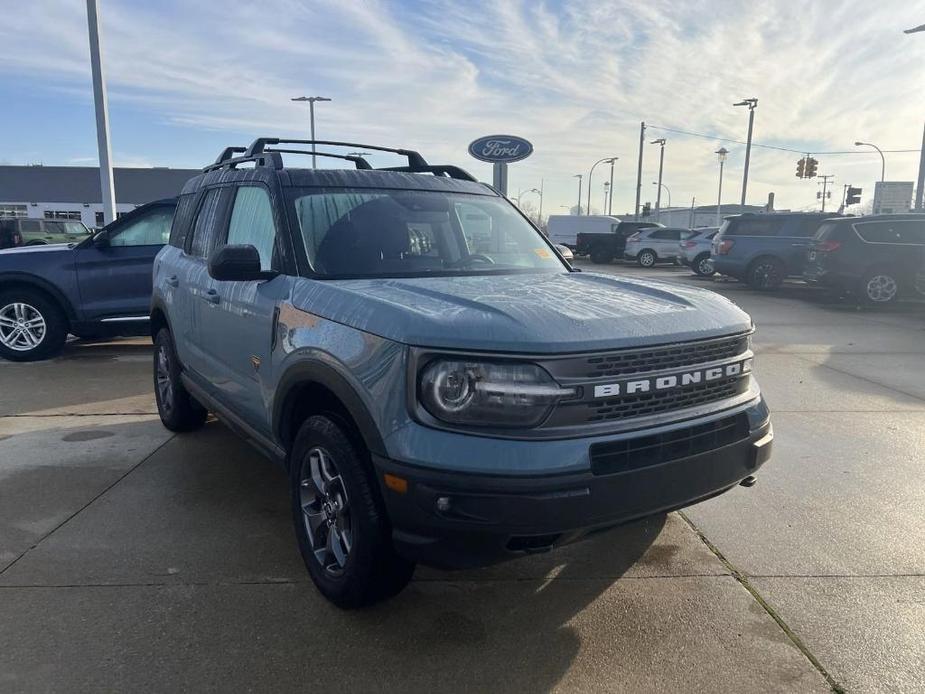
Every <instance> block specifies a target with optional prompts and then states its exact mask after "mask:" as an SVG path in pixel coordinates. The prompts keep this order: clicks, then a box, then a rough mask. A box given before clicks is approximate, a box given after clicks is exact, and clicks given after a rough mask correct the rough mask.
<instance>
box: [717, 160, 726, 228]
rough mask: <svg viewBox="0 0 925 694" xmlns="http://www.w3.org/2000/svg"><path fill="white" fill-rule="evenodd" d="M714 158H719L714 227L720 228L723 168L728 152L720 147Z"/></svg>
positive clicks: (721, 221)
mask: <svg viewBox="0 0 925 694" xmlns="http://www.w3.org/2000/svg"><path fill="white" fill-rule="evenodd" d="M715 154H716V156H718V157H719V191H718V192H717V194H716V226H722V223H723V220H722V216H723V215H722V209H723V166H725V164H726V155H727V154H729V150H728V149H726V148H725V147H720V148H719V149H718V150H716V152H715Z"/></svg>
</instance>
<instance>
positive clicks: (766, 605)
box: [678, 512, 845, 694]
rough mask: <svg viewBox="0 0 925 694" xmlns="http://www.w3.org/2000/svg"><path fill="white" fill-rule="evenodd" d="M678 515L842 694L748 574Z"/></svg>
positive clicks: (689, 521) (692, 524)
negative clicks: (750, 580) (751, 581)
mask: <svg viewBox="0 0 925 694" xmlns="http://www.w3.org/2000/svg"><path fill="white" fill-rule="evenodd" d="M678 515H679V516H681V518H682V519H684V522H685V523H687V524H688V526H690V528H691V530H693V531H694V533H696V534H697V537H699V538H700V541H701V542H703V544H704V545H706V546H707V549H709V550H710V551H711V552H712V553H713V554H714V555H715V556H716V558H717V559H719V560H720V562H721V563H722V564H723V566H725V567H726V568H727V569H728V570H729V572H730V573H731V574H732V577H733V578H735V580H736V581H738V582H739V584H740V585H741V586H742V587H743V588H745V590H747V591H748V592H749V593H750V594H751V596H752V597H753V598H754V599H755V601H756V602H757V603H758V604H759V605H761V607H762V609H764V611H765V612H767V613H768V616H769V617H770V618H771V619H773V620H774V621H775V622H777V626H779V627H780V628H781V630H782V631H783V632H784V633H785V634H786V635H787V638H789V639H790V641H791V642H792V643H793V645H794V646H795V647H796V648H797V649H798V650H799V651H800V652H801V653H802V654H803V655H804V656H805V657H806V659H807V660H809V662H810V663H811V664H812V666H813V667H814V668H816V670H818V671H819V674H821V675H822V676H823V677H824V678H825V681H826V682H828V684H829V686H830V687H831V688H832V691H833V692H837V693H838V694H844V692H845V689H844V687H842V686H841V685H840V684H839V683H838V682H836V681H835V678H834V677H832V675H831V674H829V671H828V670H826V669H825V666H823V664H822V663H821V662H820V661H819V659H818V658H817V657H816V656H815V655H814V654H813V652H812V651H811V650H810V649H809V647H808V646H807V645H806V644H805V643H803V640H802V639H801V638H800V637H799V636H798V635H797V634H796V632H794V631H793V629H791V628H790V626H789V625H788V624H787V623H786V622H785V621H784V619H783V617H781V616H780V615H779V614H778V613H777V611H776V610H775V609H774V608H773V607H771V605H770V604H769V603H768V601H767V600H765V599H764V597H762V595H761V593H759V592H758V589H757V588H755V587H754V586H753V585H752V584H751V583H750V582H749V580H748V576H747V575H746V574H745V573H744V572H742V571H740V570H739V569H738V568H737V567H736V566H735V565H733V563H732V562H730V561H729V560H728V559H726V557H725V556H724V555H723V553H722V552H720V550H719V548H718V547H717V546H716V545H714V544H713V543H712V542H710V540H709V539H707V536H706V535H704V534H703V532H702V531H701V530H700V528H698V527H697V526H696V525H695V524H694V522H693V521H692V520H691V519H690V518H688V517H687V515H685V514H684V513H683V512H678Z"/></svg>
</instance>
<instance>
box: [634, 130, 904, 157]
mask: <svg viewBox="0 0 925 694" xmlns="http://www.w3.org/2000/svg"><path fill="white" fill-rule="evenodd" d="M646 127H647V128H653V129H655V130H664V131H665V132H669V133H678V134H679V135H690V136H691V137H702V138H705V139H707V140H713V141H714V142H715V141H719V142H731V143H733V144H737V145H744V144H746V143H745V142H743V141H742V140H734V139H732V138H728V137H719V136H717V135H708V134H707V133H695V132H691V131H690V130H679V129H678V128H668V127H666V126H664V125H648V124H647V125H646ZM752 147H762V148H764V149H776V150H778V151H781V152H794V153H795V154H826V155H828V154H869V152H865V151H864V150H854V149H850V150H844V151H834V152H807V151H806V150H805V149H793V148H792V147H780V146H778V145H764V144H761V143H758V142H752ZM883 151H884V152H890V153H894V154H896V153H907V152H916V153H917V152H919V151H920V150H918V149H885V150H883Z"/></svg>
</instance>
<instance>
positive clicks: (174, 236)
mask: <svg viewBox="0 0 925 694" xmlns="http://www.w3.org/2000/svg"><path fill="white" fill-rule="evenodd" d="M195 204H196V194H195V193H189V194H187V195H181V196H180V200H179V202H178V203H177V212H176V214H174V216H173V224H171V226H170V241H169V243H170V245H171V246H176V247H177V248H183V247H184V246H185V245H186V235H187V233H188V232H189V228H190V222H191V221H192V217H193V212H194V210H195V207H194V205H195Z"/></svg>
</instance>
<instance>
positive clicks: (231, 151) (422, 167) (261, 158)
mask: <svg viewBox="0 0 925 694" xmlns="http://www.w3.org/2000/svg"><path fill="white" fill-rule="evenodd" d="M279 144H298V145H327V146H330V147H352V148H356V149H357V150H359V151H362V150H367V149H371V150H375V151H377V152H393V153H395V154H400V155H401V156H403V157H407V158H408V165H407V166H392V167H384V168H381V169H377V170H378V171H401V172H406V173H431V174H433V175H435V176H446V177H449V178H455V179H459V180H463V181H473V182H478V180H477V179H476V178H474V177H473V176H472V175H471V174H470V173H469V172H467V171H465V170H464V169H461V168H460V167H458V166H452V165H449V164H441V165H431V164H428V163H427V161H426V160H425V159H424V157H422V156H421V155H420V154H419V153H418V152H415V151H413V150H410V149H395V148H393V147H380V146H379V145H364V144H360V143H357V142H336V141H333V140H288V139H280V138H278V137H258V138H257V139H256V140H254V141H253V142H252V143H251V144H250V146H249V147H246V148H245V147H226V148H225V149H223V150H222V153H221V154H220V155H219V156H218V158H217V159H216V160H215V162H214V163H213V164H210V165H209V166H205V167H203V169H202V171H203V172H204V173H205V172H209V171H216V170H218V169H222V168H226V167H227V168H233V167H235V166H237V165H238V164H243V163H246V162H253V163H254V165H255V166H269V167H272V168H274V169H282V168H283V158H282V157H281V156H280V154H311V155H314V156H316V157H330V158H332V159H343V160H345V161H350V162H353V163H354V164H355V165H356V168H357V169H361V170H373V167H372V166H370V164H369V162H368V161H366V159H364V158H363V157H360V156H353V155H350V154H333V153H330V152H316V151H311V150H303V149H283V148H279V147H273V148H272V149H271V148H269V147H267V145H279ZM235 154H241V155H242V156H238V157H236V156H234V155H235Z"/></svg>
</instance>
